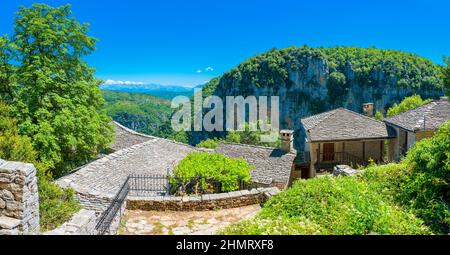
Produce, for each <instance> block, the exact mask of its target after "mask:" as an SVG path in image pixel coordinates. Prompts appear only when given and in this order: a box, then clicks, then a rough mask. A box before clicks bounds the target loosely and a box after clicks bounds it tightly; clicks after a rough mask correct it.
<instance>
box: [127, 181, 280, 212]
mask: <svg viewBox="0 0 450 255" xmlns="http://www.w3.org/2000/svg"><path fill="white" fill-rule="evenodd" d="M278 192H279V189H278V188H275V187H271V188H258V189H252V190H250V191H249V190H240V191H233V192H228V193H219V194H208V195H201V196H184V197H175V196H167V197H164V196H156V197H129V198H128V200H127V209H130V210H146V211H206V210H216V209H228V208H236V207H242V206H247V205H253V204H261V203H264V202H265V201H266V200H267V199H268V198H270V197H272V196H273V195H275V194H277V193H278Z"/></svg>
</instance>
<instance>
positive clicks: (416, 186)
mask: <svg viewBox="0 0 450 255" xmlns="http://www.w3.org/2000/svg"><path fill="white" fill-rule="evenodd" d="M405 163H407V164H409V165H411V167H412V172H411V175H410V176H409V179H408V180H407V182H406V183H405V185H404V186H403V187H402V197H401V198H402V201H403V202H404V203H405V204H408V205H409V206H410V207H411V208H412V209H413V210H414V213H416V214H417V215H418V216H419V217H421V218H422V219H424V220H425V222H426V223H427V224H428V225H429V226H431V227H432V228H433V230H435V231H437V232H440V233H444V234H448V233H449V232H450V121H448V122H447V123H446V124H444V125H443V126H442V127H441V128H439V130H438V131H437V133H436V134H435V135H434V136H433V137H431V138H429V139H424V140H422V141H420V142H418V143H416V144H415V146H414V147H413V148H412V149H411V151H410V152H409V153H408V155H407V157H406V162H405Z"/></svg>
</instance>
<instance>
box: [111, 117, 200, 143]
mask: <svg viewBox="0 0 450 255" xmlns="http://www.w3.org/2000/svg"><path fill="white" fill-rule="evenodd" d="M112 122H114V124H116V125H117V126H119V127H120V128H122V129H123V130H125V131H126V132H128V133H130V134H134V135H138V136H142V137H147V138H152V139H153V140H163V141H167V142H171V143H175V144H179V145H184V146H188V147H192V148H197V147H195V146H192V145H190V144H186V143H182V142H178V141H175V140H171V139H167V138H163V137H157V136H152V135H147V134H143V133H139V132H137V131H135V130H133V129H131V128H127V127H125V126H124V125H122V124H120V123H119V122H117V121H114V120H113V121H112ZM146 142H148V141H145V142H142V143H146ZM142 143H138V144H142ZM135 145H137V144H135ZM133 146H134V145H133ZM133 146H131V147H133ZM131 147H127V148H131ZM124 149H126V148H124Z"/></svg>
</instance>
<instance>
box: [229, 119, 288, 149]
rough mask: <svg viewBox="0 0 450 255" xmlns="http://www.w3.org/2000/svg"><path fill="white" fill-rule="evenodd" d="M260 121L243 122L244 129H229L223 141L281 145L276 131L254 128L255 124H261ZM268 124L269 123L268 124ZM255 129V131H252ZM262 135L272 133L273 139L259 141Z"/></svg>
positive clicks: (276, 146)
mask: <svg viewBox="0 0 450 255" xmlns="http://www.w3.org/2000/svg"><path fill="white" fill-rule="evenodd" d="M261 124H262V123H261V122H258V124H256V123H245V124H244V130H243V131H239V130H229V131H228V134H227V136H226V137H225V141H227V142H231V143H242V144H250V145H259V146H267V147H275V148H278V147H280V146H281V141H280V139H279V138H278V132H277V133H273V134H272V133H271V132H270V131H267V132H266V131H261V128H257V129H256V130H255V127H254V126H255V125H258V127H260V126H261ZM269 125H270V124H269ZM252 129H253V130H255V131H252ZM262 135H272V136H273V137H274V139H275V141H274V142H265V141H261V136H262Z"/></svg>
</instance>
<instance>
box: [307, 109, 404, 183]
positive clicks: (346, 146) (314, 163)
mask: <svg viewBox="0 0 450 255" xmlns="http://www.w3.org/2000/svg"><path fill="white" fill-rule="evenodd" d="M371 106H372V107H371ZM371 109H372V110H371ZM364 112H365V113H366V114H367V115H362V114H359V113H356V112H353V111H350V110H347V109H344V108H338V109H335V110H332V111H328V112H324V113H320V114H317V115H313V116H310V117H307V118H303V119H301V123H302V125H303V128H304V129H305V133H306V141H305V154H309V164H308V165H307V167H304V168H303V169H301V171H302V177H305V178H310V177H314V176H316V174H318V173H320V172H325V171H328V170H331V169H333V167H334V166H335V165H339V164H345V165H350V166H353V167H357V166H359V165H361V166H364V165H367V163H368V161H369V160H370V159H372V160H374V161H375V162H377V163H381V162H384V160H385V157H390V155H391V154H392V153H393V151H392V150H389V149H388V148H386V146H385V144H386V143H387V141H388V140H390V139H393V138H394V137H395V133H394V132H393V129H392V128H390V127H388V126H387V125H386V124H385V123H383V122H381V121H378V120H375V119H373V118H371V117H370V116H372V115H373V114H372V113H373V105H371V104H364Z"/></svg>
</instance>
